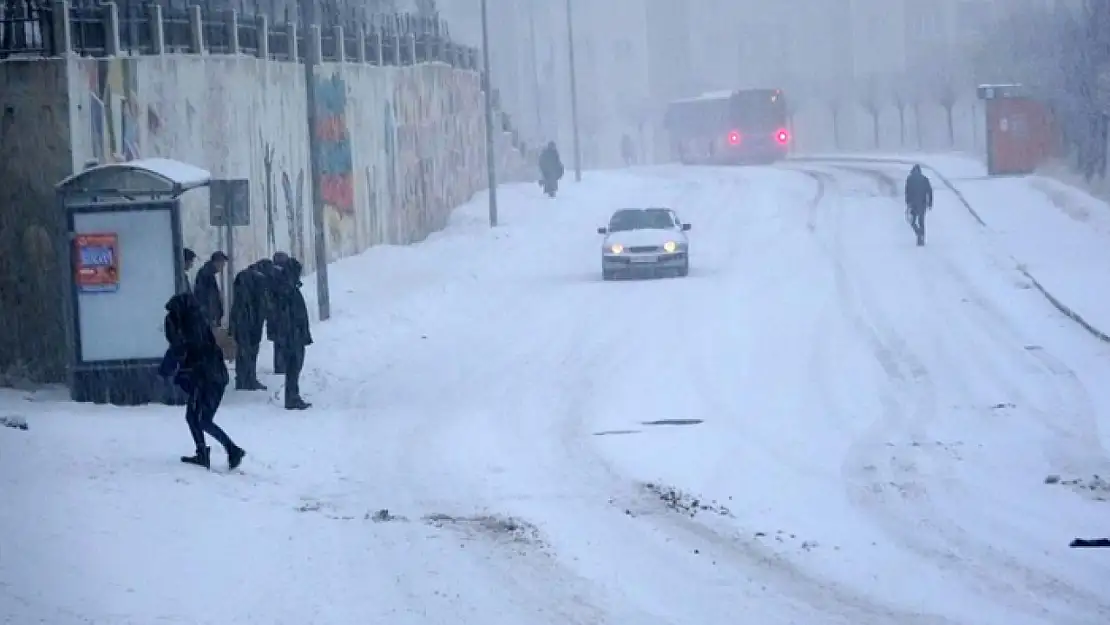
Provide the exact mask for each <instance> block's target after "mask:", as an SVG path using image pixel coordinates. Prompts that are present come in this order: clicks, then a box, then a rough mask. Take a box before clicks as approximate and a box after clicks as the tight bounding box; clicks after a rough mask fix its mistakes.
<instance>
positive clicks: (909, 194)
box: [906, 165, 933, 246]
mask: <svg viewBox="0 0 1110 625" xmlns="http://www.w3.org/2000/svg"><path fill="white" fill-rule="evenodd" d="M932 209H933V185H932V184H930V183H929V179H928V178H926V177H925V174H923V173H921V165H914V166H913V169H911V170H910V175H909V176H908V177H907V178H906V211H907V213H908V214H909V217H910V226H911V227H913V231H914V234H916V235H917V244H918V245H919V246H921V245H925V211H927V210H932Z"/></svg>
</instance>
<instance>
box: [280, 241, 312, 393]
mask: <svg viewBox="0 0 1110 625" xmlns="http://www.w3.org/2000/svg"><path fill="white" fill-rule="evenodd" d="M276 266H277V268H278V269H279V271H278V272H277V274H276V276H275V278H276V279H275V281H274V315H273V320H274V350H275V352H276V353H278V354H279V355H280V358H281V359H282V364H284V365H285V366H284V370H285V409H286V410H306V409H308V408H310V407H311V406H312V404H309V403H308V402H306V401H305V400H304V399H302V398H301V384H300V381H301V370H302V369H303V368H304V359H305V348H306V347H308V346H309V345H312V332H311V330H310V328H309V320H308V306H307V305H306V304H305V301H304V295H302V294H301V270H302V267H301V263H300V262H299V261H298V260H297V259H295V258H289V259H288V260H285V261H284V262H282V263H280V264H277V265H276Z"/></svg>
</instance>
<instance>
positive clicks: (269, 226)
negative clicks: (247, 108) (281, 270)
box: [258, 131, 277, 256]
mask: <svg viewBox="0 0 1110 625" xmlns="http://www.w3.org/2000/svg"><path fill="white" fill-rule="evenodd" d="M258 140H259V143H260V144H261V146H262V170H263V174H264V176H265V179H264V180H263V183H264V184H265V185H266V194H265V195H264V196H263V204H262V209H263V212H265V214H266V255H267V256H269V255H272V254H273V253H274V252H276V251H277V231H276V228H275V227H274V221H275V219H276V216H277V197H275V191H274V146H273V144H271V143H269V142H267V141H266V140H265V139H263V138H262V131H259V132H258Z"/></svg>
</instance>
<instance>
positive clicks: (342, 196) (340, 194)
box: [312, 73, 355, 253]
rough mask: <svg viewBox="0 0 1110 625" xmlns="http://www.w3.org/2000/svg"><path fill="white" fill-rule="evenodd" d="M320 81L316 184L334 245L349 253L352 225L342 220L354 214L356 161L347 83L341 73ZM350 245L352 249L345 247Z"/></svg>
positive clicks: (317, 96)
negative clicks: (318, 166) (350, 124)
mask: <svg viewBox="0 0 1110 625" xmlns="http://www.w3.org/2000/svg"><path fill="white" fill-rule="evenodd" d="M317 81H318V82H317V84H316V127H315V128H313V129H312V132H313V133H314V134H315V139H316V150H317V154H316V157H317V159H319V160H318V162H319V164H320V179H319V180H317V184H318V185H319V187H320V196H321V200H322V201H323V203H324V207H325V213H326V220H327V224H328V231H329V234H330V235H331V239H332V240H333V241H335V244H334V246H337V247H339V248H340V249H341V250H344V251H345V252H346V253H350V252H351V251H353V241H351V242H350V243H347V242H346V241H345V239H344V235H345V234H346V233H347V232H348V231H349V230H351V228H345V227H344V226H343V224H342V223H341V222H342V221H343V220H344V219H345V218H348V217H353V216H354V214H355V179H354V162H353V158H352V156H351V133H350V130H349V129H348V127H347V83H346V82H345V81H344V80H343V78H342V77H341V76H340V75H339V74H338V73H335V74H332V75H331V76H330V77H320V78H318V79H317ZM328 209H330V210H328ZM349 246H350V247H352V249H351V250H347V249H346V248H348V247H349Z"/></svg>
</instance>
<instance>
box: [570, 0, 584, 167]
mask: <svg viewBox="0 0 1110 625" xmlns="http://www.w3.org/2000/svg"><path fill="white" fill-rule="evenodd" d="M570 4H571V0H567V50H568V52H567V54H569V56H570V123H571V127H572V129H573V130H574V180H575V182H582V147H581V144H579V142H578V80H577V76H576V74H575V67H574V16H573V15H572V14H571V7H570Z"/></svg>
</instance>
